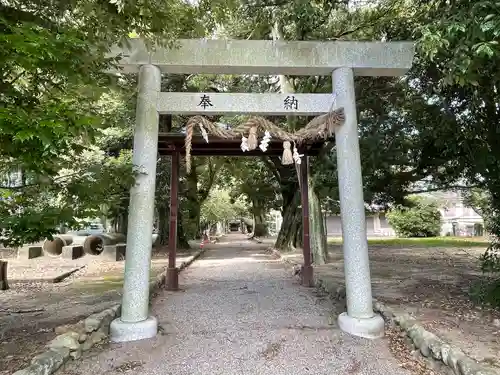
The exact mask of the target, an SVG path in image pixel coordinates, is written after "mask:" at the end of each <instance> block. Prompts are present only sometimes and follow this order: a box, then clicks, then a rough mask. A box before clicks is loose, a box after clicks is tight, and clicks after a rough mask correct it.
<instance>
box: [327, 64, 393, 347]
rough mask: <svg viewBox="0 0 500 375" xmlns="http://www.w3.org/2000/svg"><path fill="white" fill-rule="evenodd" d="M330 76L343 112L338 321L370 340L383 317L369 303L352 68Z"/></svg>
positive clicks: (378, 330)
mask: <svg viewBox="0 0 500 375" xmlns="http://www.w3.org/2000/svg"><path fill="white" fill-rule="evenodd" d="M332 79H333V90H334V92H335V98H336V106H338V107H343V108H344V113H345V123H344V125H342V126H339V127H338V128H337V130H336V133H335V145H336V147H337V171H338V179H339V195H340V217H341V219H342V238H343V245H342V248H343V252H344V273H345V284H346V299H347V313H342V314H340V316H339V318H338V323H339V326H340V328H341V329H342V330H343V331H345V332H347V333H350V334H352V335H355V336H360V337H365V338H372V339H373V338H378V337H382V336H384V320H383V318H382V317H381V316H380V315H376V314H374V312H373V306H372V288H371V281H370V262H369V260H368V242H367V238H366V221H365V206H364V199H363V181H362V175H361V158H360V154H359V136H358V119H357V114H356V98H355V93H354V74H353V71H352V69H351V68H338V69H336V70H334V72H333V74H332Z"/></svg>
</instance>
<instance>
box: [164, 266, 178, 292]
mask: <svg viewBox="0 0 500 375" xmlns="http://www.w3.org/2000/svg"><path fill="white" fill-rule="evenodd" d="M165 289H167V290H173V291H175V290H179V270H178V269H177V268H170V267H169V268H167V277H166V282H165Z"/></svg>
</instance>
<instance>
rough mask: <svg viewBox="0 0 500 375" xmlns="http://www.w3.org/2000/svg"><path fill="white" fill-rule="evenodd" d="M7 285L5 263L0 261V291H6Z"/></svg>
mask: <svg viewBox="0 0 500 375" xmlns="http://www.w3.org/2000/svg"><path fill="white" fill-rule="evenodd" d="M8 289H9V284H8V283H7V262H5V261H3V260H0V290H8Z"/></svg>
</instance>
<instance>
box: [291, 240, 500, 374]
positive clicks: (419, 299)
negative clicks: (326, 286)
mask: <svg viewBox="0 0 500 375" xmlns="http://www.w3.org/2000/svg"><path fill="white" fill-rule="evenodd" d="M369 248H370V261H371V270H372V284H373V296H374V297H375V298H377V299H378V300H380V301H382V302H384V303H385V304H386V305H388V306H390V307H391V308H393V309H394V310H396V311H399V312H407V313H410V314H411V315H412V316H414V317H415V318H416V319H417V320H418V321H419V322H421V323H422V325H423V326H424V327H425V328H426V329H427V330H429V331H431V332H433V333H435V334H437V335H438V336H440V337H442V338H443V339H445V340H447V341H449V342H451V343H454V344H455V345H457V346H459V347H461V348H462V349H463V350H464V352H466V353H467V354H469V355H470V356H472V357H473V358H475V359H477V360H478V361H484V362H486V363H488V364H490V365H495V366H498V367H499V368H500V358H499V355H498V354H499V353H500V336H499V335H498V334H499V333H500V320H498V319H500V312H499V311H495V310H491V309H482V308H481V307H477V306H474V305H473V304H472V303H471V302H470V301H469V296H468V292H469V289H470V287H471V285H472V284H473V283H474V282H476V281H477V280H478V279H479V276H480V271H479V269H478V261H477V258H478V257H479V255H481V254H482V253H483V252H484V250H485V249H484V248H479V247H473V248H459V247H419V246H418V244H415V246H400V245H393V246H389V245H387V244H385V245H370V246H369ZM330 254H331V259H330V263H329V264H327V265H324V266H317V267H315V272H319V273H321V274H322V275H323V276H324V277H329V278H333V279H335V281H336V282H337V283H338V284H339V285H344V269H343V267H344V266H343V260H342V248H341V245H332V246H330ZM285 256H286V257H288V258H290V259H291V260H294V261H296V262H301V259H302V256H301V255H300V254H298V253H295V254H285Z"/></svg>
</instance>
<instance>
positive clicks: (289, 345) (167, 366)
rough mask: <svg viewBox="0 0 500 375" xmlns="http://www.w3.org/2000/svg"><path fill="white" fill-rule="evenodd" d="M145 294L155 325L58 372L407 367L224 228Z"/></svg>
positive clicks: (179, 373) (319, 373) (377, 370)
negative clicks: (151, 332) (351, 331)
mask: <svg viewBox="0 0 500 375" xmlns="http://www.w3.org/2000/svg"><path fill="white" fill-rule="evenodd" d="M227 238H228V239H232V242H229V243H223V242H222V243H220V244H217V245H211V246H210V247H209V249H210V248H211V249H210V250H208V251H207V252H206V253H205V255H204V256H203V257H202V258H200V259H199V260H197V261H196V263H194V265H193V266H191V267H190V268H189V269H188V270H187V271H186V272H185V273H183V274H182V276H181V280H180V283H181V287H182V288H183V290H182V291H180V292H173V293H172V292H168V291H162V292H160V293H159V295H158V296H157V297H156V299H155V300H154V302H153V307H152V314H153V315H154V316H156V317H157V318H158V319H159V322H160V324H161V328H162V329H161V331H162V334H161V335H158V336H157V337H156V338H154V339H151V340H143V341H138V342H131V343H122V344H110V345H109V346H108V347H107V348H105V349H104V351H101V352H98V351H94V352H90V353H88V354H86V355H85V357H84V359H83V361H82V362H69V363H68V364H67V365H66V366H65V368H63V369H62V370H61V371H60V374H61V375H94V374H95V375H97V374H108V375H113V374H119V373H123V372H125V371H126V373H127V374H143V375H151V374H165V375H168V374H176V375H195V374H200V375H201V374H203V375H205V374H213V375H217V374H221V375H222V374H224V375H226V374H227V375H235V374H274V375H278V374H286V375H293V374H314V375H323V374H324V375H326V374H328V375H330V374H346V375H353V374H366V375H371V374H373V375H375V374H377V375H379V374H387V375H396V374H397V375H408V374H410V373H409V372H407V371H406V370H403V369H402V368H401V367H400V364H399V363H398V362H397V361H396V360H395V359H394V358H393V357H392V356H391V354H390V352H389V348H388V343H387V341H386V340H376V341H369V340H365V339H360V338H354V337H351V336H349V335H346V334H344V333H342V332H341V331H340V330H339V328H338V327H337V325H336V322H335V319H332V316H331V312H332V309H333V306H332V305H331V303H330V302H329V301H328V299H327V298H326V297H321V296H318V295H315V294H314V289H311V288H303V287H301V286H300V285H298V284H297V282H296V281H295V280H294V279H293V278H292V277H290V272H288V271H287V270H286V269H285V267H284V266H283V264H281V263H280V262H278V261H276V260H272V259H270V257H269V256H267V255H266V254H265V252H264V249H265V247H266V246H265V245H264V246H263V245H257V244H255V243H254V242H249V241H245V240H244V238H243V237H241V236H238V235H229V236H228V237H227Z"/></svg>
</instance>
